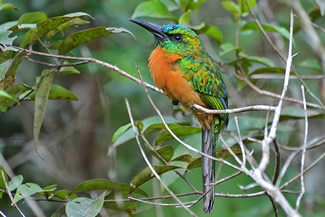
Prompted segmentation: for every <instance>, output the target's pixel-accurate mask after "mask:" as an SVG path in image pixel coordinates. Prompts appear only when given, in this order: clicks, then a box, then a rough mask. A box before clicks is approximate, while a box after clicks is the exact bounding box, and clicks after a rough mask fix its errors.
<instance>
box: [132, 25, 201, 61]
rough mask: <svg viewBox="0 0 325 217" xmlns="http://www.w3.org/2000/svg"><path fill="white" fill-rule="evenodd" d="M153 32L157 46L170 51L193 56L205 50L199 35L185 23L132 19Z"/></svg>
mask: <svg viewBox="0 0 325 217" xmlns="http://www.w3.org/2000/svg"><path fill="white" fill-rule="evenodd" d="M130 21H132V22H134V23H136V24H138V25H140V26H141V27H143V28H145V29H146V30H148V31H149V32H151V33H152V34H153V35H154V36H155V38H156V39H157V47H159V48H161V49H165V50H166V51H168V52H169V53H174V54H178V55H181V56H192V55H195V54H196V53H200V52H205V51H204V48H203V45H202V43H201V40H200V38H199V36H198V35H197V34H196V33H195V32H193V31H192V30H191V29H189V28H187V27H186V26H184V25H177V24H168V25H164V26H159V25H157V24H154V23H150V22H147V21H143V20H137V19H130Z"/></svg>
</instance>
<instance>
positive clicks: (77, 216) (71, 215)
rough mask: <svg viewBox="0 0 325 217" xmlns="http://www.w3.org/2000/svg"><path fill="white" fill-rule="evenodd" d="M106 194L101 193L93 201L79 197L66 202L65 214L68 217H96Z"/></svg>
mask: <svg viewBox="0 0 325 217" xmlns="http://www.w3.org/2000/svg"><path fill="white" fill-rule="evenodd" d="M105 195H106V192H103V193H102V194H101V195H100V196H99V197H97V198H96V199H95V200H93V199H90V198H85V197H79V198H76V199H74V200H73V201H71V202H68V203H67V205H66V207H65V212H66V214H67V216H68V217H96V216H97V215H98V213H99V212H100V210H101V209H102V207H103V204H104V198H105Z"/></svg>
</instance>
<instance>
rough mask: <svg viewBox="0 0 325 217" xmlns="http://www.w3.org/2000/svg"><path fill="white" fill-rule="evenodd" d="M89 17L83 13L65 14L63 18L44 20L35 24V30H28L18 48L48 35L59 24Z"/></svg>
mask: <svg viewBox="0 0 325 217" xmlns="http://www.w3.org/2000/svg"><path fill="white" fill-rule="evenodd" d="M84 16H87V17H90V16H89V15H88V14H86V13H83V12H77V13H72V14H67V15H64V16H58V17H52V18H49V19H46V20H43V21H41V22H40V23H38V24H37V26H36V27H35V28H32V29H30V30H29V31H28V32H27V33H26V34H25V35H24V37H23V39H22V40H21V42H20V47H25V46H26V45H27V44H31V43H33V42H34V41H36V40H37V39H39V38H41V37H42V36H43V35H45V34H46V33H48V32H49V31H51V30H53V29H55V28H57V27H58V26H60V25H61V24H63V23H65V22H68V21H70V20H72V19H75V18H81V17H84Z"/></svg>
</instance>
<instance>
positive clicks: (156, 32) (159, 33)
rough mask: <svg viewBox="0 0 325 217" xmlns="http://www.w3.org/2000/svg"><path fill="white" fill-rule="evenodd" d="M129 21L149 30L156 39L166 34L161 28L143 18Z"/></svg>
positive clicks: (164, 36) (162, 37)
mask: <svg viewBox="0 0 325 217" xmlns="http://www.w3.org/2000/svg"><path fill="white" fill-rule="evenodd" d="M129 20H130V21H131V22H133V23H136V24H138V25H139V26H142V27H143V28H145V29H146V30H148V31H149V32H151V33H152V34H153V35H154V36H155V37H156V38H158V39H164V38H167V37H168V36H167V35H166V34H165V33H164V32H163V28H162V27H161V26H159V25H157V24H154V23H150V22H147V21H143V20H137V19H129Z"/></svg>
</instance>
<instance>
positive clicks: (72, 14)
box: [64, 12, 95, 20]
mask: <svg viewBox="0 0 325 217" xmlns="http://www.w3.org/2000/svg"><path fill="white" fill-rule="evenodd" d="M64 17H71V18H75V17H88V18H91V19H93V20H94V19H95V18H94V17H92V16H91V15H89V14H87V13H85V12H74V13H70V14H66V15H64Z"/></svg>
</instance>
